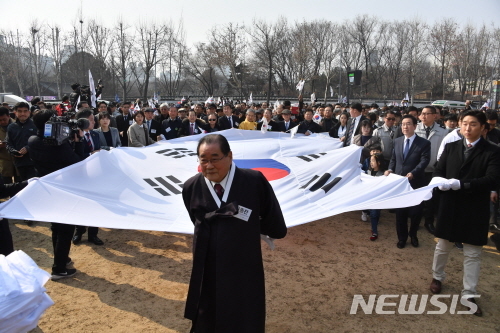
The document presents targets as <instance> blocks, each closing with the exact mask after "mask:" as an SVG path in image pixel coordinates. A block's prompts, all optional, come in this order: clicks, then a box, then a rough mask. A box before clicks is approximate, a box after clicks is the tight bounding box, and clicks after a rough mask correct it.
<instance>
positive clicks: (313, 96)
mask: <svg viewBox="0 0 500 333" xmlns="http://www.w3.org/2000/svg"><path fill="white" fill-rule="evenodd" d="M315 101H316V94H315V93H312V94H311V103H313V104H314V102H315Z"/></svg>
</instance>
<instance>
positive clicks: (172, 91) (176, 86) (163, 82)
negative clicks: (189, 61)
mask: <svg viewBox="0 0 500 333" xmlns="http://www.w3.org/2000/svg"><path fill="white" fill-rule="evenodd" d="M165 40H166V41H165V47H163V48H162V49H160V53H159V54H158V55H157V56H158V57H159V59H160V62H159V67H160V75H158V74H157V73H155V77H156V79H158V78H159V80H160V86H161V87H162V89H164V91H165V93H166V94H167V95H169V96H176V95H178V94H180V91H181V89H182V86H181V82H182V78H183V72H184V71H183V69H184V66H185V61H186V53H187V48H186V37H185V32H184V27H183V22H182V20H181V21H180V22H179V25H178V26H177V27H174V26H173V24H172V22H170V23H169V24H168V25H165ZM158 76H159V77H158Z"/></svg>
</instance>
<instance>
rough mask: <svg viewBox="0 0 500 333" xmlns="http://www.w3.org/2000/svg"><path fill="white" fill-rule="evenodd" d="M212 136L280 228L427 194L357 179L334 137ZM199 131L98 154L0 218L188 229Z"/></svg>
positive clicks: (44, 181)
mask: <svg viewBox="0 0 500 333" xmlns="http://www.w3.org/2000/svg"><path fill="white" fill-rule="evenodd" d="M295 128H297V127H295ZM219 133H220V134H222V135H224V136H226V137H227V138H228V140H229V142H230V145H231V150H232V151H233V159H234V162H235V164H236V166H238V167H240V168H249V169H255V170H260V171H261V172H262V173H263V174H264V175H265V176H266V178H267V179H268V180H269V181H270V183H271V185H272V187H273V189H274V191H275V193H276V196H277V198H278V201H279V202H280V204H281V208H282V210H283V214H284V216H285V221H286V224H287V226H289V227H292V226H295V225H299V224H303V223H307V222H311V221H315V220H318V219H321V218H325V217H328V216H332V215H335V214H340V213H343V212H346V211H352V210H361V209H384V208H398V207H407V206H413V205H416V204H418V203H420V202H421V201H422V200H424V199H428V198H430V196H431V190H432V188H433V186H428V187H425V188H421V189H418V190H415V191H414V190H412V189H411V187H410V185H409V182H408V180H407V179H406V178H404V177H401V176H397V175H390V176H388V177H385V176H382V177H371V176H367V175H365V174H363V173H362V171H361V166H360V164H359V157H360V154H361V147H358V146H354V145H352V146H349V147H345V148H341V149H339V148H340V147H342V143H341V142H340V141H339V140H338V139H334V138H330V137H328V136H325V135H322V134H312V135H310V136H304V135H303V134H296V135H295V138H293V139H292V138H291V137H290V135H289V134H286V133H280V132H267V133H266V134H263V133H261V132H260V131H244V130H237V129H230V130H226V131H221V132H219ZM203 135H205V134H198V135H192V136H187V137H183V138H178V139H174V140H169V141H164V142H161V143H156V144H154V145H151V146H147V147H143V148H132V147H121V148H115V149H113V150H111V151H100V152H98V153H97V154H93V155H91V156H90V157H88V158H87V159H86V160H84V161H82V162H79V163H77V164H74V165H71V166H69V167H67V168H65V169H62V170H59V171H56V172H53V173H51V174H49V175H47V176H45V177H42V178H40V179H38V180H36V181H32V182H31V183H30V184H28V186H27V187H26V188H25V189H24V190H22V191H21V192H19V193H18V194H17V195H16V196H15V197H13V198H11V199H10V200H8V201H7V202H5V203H2V204H0V216H1V217H8V218H13V219H21V220H36V221H46V222H59V223H71V224H75V225H87V226H96V227H107V228H117V229H138V230H161V231H169V232H177V233H188V234H189V233H193V225H192V223H191V221H190V219H189V216H188V214H187V212H186V210H185V208H184V204H183V202H182V197H181V195H180V194H181V192H182V186H183V184H184V182H185V181H186V180H187V179H189V178H190V177H192V176H193V175H195V174H196V173H197V172H198V163H197V156H196V146H197V143H198V140H199V139H200V138H201V137H202V136H203ZM256 147H258V149H255V148H256ZM109 170H113V172H109ZM232 190H233V189H231V191H232ZM234 190H235V191H237V190H241V189H234ZM61 202H65V203H66V205H65V207H64V209H61ZM89 211H91V212H92V217H91V218H89V215H88V212H89Z"/></svg>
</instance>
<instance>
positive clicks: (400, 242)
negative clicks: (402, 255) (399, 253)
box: [396, 241, 406, 249]
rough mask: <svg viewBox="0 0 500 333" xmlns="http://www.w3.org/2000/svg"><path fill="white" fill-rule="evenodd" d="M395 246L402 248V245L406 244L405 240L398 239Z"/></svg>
mask: <svg viewBox="0 0 500 333" xmlns="http://www.w3.org/2000/svg"><path fill="white" fill-rule="evenodd" d="M396 246H397V247H398V249H404V247H405V246H406V242H405V241H399V242H398V243H397V244H396Z"/></svg>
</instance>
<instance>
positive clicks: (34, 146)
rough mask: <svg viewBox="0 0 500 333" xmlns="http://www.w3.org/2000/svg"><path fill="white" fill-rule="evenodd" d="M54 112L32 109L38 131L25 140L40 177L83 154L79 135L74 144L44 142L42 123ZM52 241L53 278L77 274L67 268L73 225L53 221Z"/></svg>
mask: <svg viewBox="0 0 500 333" xmlns="http://www.w3.org/2000/svg"><path fill="white" fill-rule="evenodd" d="M53 115H54V112H53V111H50V110H39V111H35V113H34V115H33V122H34V125H35V126H36V128H37V130H38V132H37V135H33V136H32V137H30V138H29V140H28V147H29V149H30V156H31V159H32V160H33V163H34V164H35V169H36V172H37V175H38V176H39V177H43V176H45V175H47V174H49V173H51V172H54V171H57V170H59V169H62V168H65V167H67V166H70V165H72V164H74V163H77V162H80V161H81V160H83V159H84V158H85V157H84V152H83V148H84V144H83V142H82V141H81V139H80V137H81V136H82V131H81V130H80V135H76V134H75V136H74V138H73V139H74V144H73V145H72V144H71V143H70V142H69V141H65V142H63V143H62V144H61V145H49V144H46V143H44V139H43V138H44V136H43V133H44V128H45V123H46V122H47V121H49V120H50V118H51V117H52V116H53ZM51 230H52V245H53V247H54V264H53V266H52V280H59V279H63V278H66V277H70V276H73V275H75V274H76V269H72V268H67V267H66V266H67V265H69V264H70V263H71V259H70V258H69V257H68V255H69V250H70V248H71V239H72V237H73V232H74V230H75V226H74V225H71V224H62V223H52V226H51Z"/></svg>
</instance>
